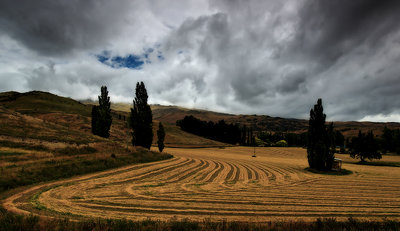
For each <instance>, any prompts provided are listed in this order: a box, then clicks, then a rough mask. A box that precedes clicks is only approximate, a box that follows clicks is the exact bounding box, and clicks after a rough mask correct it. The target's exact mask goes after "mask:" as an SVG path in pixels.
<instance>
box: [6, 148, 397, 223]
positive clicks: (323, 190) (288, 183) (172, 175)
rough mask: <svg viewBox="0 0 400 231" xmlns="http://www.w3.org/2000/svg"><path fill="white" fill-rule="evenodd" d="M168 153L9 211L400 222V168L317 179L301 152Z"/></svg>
mask: <svg viewBox="0 0 400 231" xmlns="http://www.w3.org/2000/svg"><path fill="white" fill-rule="evenodd" d="M166 152H168V153H171V154H173V155H174V156H175V158H173V159H169V160H165V161H161V162H155V163H147V164H140V165H134V166H128V167H124V168H119V169H116V170H110V171H105V172H101V173H96V174H91V175H86V176H83V177H77V178H73V179H69V180H63V181H58V182H54V183H48V184H44V185H39V186H35V187H32V188H30V189H28V190H26V191H23V192H20V193H18V194H15V195H14V196H12V197H10V198H8V199H6V200H5V202H4V207H5V208H7V209H9V210H11V211H14V212H18V213H30V212H32V213H35V214H40V215H45V216H69V217H74V218H77V219H80V218H81V217H82V216H83V217H88V216H89V217H102V218H127V219H145V218H151V219H161V220H163V219H171V218H173V217H176V218H178V219H180V218H190V219H192V220H203V219H205V218H210V219H212V220H220V219H227V220H242V221H270V220H297V219H302V220H315V218H318V217H336V218H337V219H338V220H340V219H347V218H348V217H349V216H352V217H356V218H365V219H381V218H384V217H387V218H390V219H397V220H398V219H399V218H400V197H399V196H400V181H399V180H400V168H396V167H374V166H360V165H353V164H344V168H346V169H349V170H352V171H353V172H354V174H351V175H347V176H329V175H318V174H313V173H309V172H307V171H305V170H304V168H305V167H306V166H307V160H306V152H305V150H304V149H300V148H258V149H257V157H256V158H253V157H251V155H252V153H253V149H252V148H244V147H234V148H225V149H218V148H208V149H172V148H169V149H166ZM343 158H344V159H345V160H346V158H347V157H343ZM396 158H397V157H396ZM38 208H39V209H38ZM76 215H78V216H76Z"/></svg>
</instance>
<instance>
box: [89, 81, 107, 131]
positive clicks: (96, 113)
mask: <svg viewBox="0 0 400 231" xmlns="http://www.w3.org/2000/svg"><path fill="white" fill-rule="evenodd" d="M111 123H112V116H111V103H110V97H109V96H108V91H107V87H106V86H102V87H101V95H100V96H99V106H93V107H92V133H93V134H94V135H98V136H101V137H105V138H108V137H109V136H110V128H111Z"/></svg>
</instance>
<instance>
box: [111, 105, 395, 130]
mask: <svg viewBox="0 0 400 231" xmlns="http://www.w3.org/2000/svg"><path fill="white" fill-rule="evenodd" d="M111 107H112V108H113V109H114V110H118V111H124V112H129V111H130V108H131V107H132V106H131V105H130V104H127V103H114V104H112V106H111ZM151 108H152V111H153V119H155V120H158V121H161V122H163V123H170V124H175V123H176V121H177V120H180V119H183V118H184V117H185V116H188V115H193V116H194V117H196V118H198V119H201V120H206V121H214V122H217V121H219V120H222V119H223V120H225V122H228V123H234V124H239V125H240V126H243V125H246V126H247V127H251V128H253V129H254V130H255V131H270V132H293V133H302V132H305V131H307V129H308V120H305V119H292V118H290V119H288V118H281V117H271V116H267V115H234V114H227V113H219V112H212V111H207V110H202V109H188V108H184V107H179V106H172V105H170V106H164V105H151ZM328 122H331V121H328ZM333 124H334V127H335V129H336V130H339V131H341V132H342V133H343V135H344V136H345V137H351V136H357V134H358V131H359V130H361V131H363V132H366V131H368V130H372V131H373V132H374V134H375V135H380V134H382V130H383V128H384V127H385V126H387V127H388V128H391V129H398V128H399V129H400V123H396V122H387V123H383V122H357V121H346V122H343V121H333Z"/></svg>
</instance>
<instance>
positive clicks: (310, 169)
mask: <svg viewBox="0 0 400 231" xmlns="http://www.w3.org/2000/svg"><path fill="white" fill-rule="evenodd" d="M304 170H306V171H309V172H312V173H316V174H322V175H334V176H344V175H350V174H353V172H352V171H350V170H347V169H344V168H342V170H341V171H340V172H338V171H319V170H316V169H313V168H305V169H304Z"/></svg>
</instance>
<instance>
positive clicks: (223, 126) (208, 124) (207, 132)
mask: <svg viewBox="0 0 400 231" xmlns="http://www.w3.org/2000/svg"><path fill="white" fill-rule="evenodd" d="M176 125H177V126H178V127H180V128H181V129H182V130H183V131H186V132H189V133H192V134H195V135H198V136H202V137H205V138H208V139H212V140H216V141H220V142H224V143H228V144H238V143H240V142H241V141H242V134H243V133H242V132H241V130H240V128H239V126H238V125H236V124H228V123H226V122H225V121H224V120H220V121H218V122H217V123H214V122H212V121H203V120H200V119H197V118H196V117H194V116H192V115H190V116H185V117H184V118H183V119H182V120H177V121H176Z"/></svg>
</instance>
